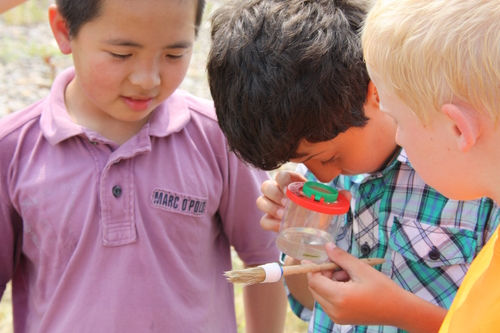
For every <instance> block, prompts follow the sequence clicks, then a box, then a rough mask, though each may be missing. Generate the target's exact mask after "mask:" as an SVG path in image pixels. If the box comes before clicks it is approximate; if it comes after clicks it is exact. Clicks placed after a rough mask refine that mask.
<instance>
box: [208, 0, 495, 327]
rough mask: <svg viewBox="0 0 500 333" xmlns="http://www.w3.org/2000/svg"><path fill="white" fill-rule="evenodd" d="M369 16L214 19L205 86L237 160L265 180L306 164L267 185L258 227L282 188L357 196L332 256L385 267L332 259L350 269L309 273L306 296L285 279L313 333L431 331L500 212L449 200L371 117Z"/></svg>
mask: <svg viewBox="0 0 500 333" xmlns="http://www.w3.org/2000/svg"><path fill="white" fill-rule="evenodd" d="M369 8H370V1H348V0H343V1H342V0H336V1H331V0H311V1H299V0H246V1H241V0H239V1H233V2H230V3H228V4H225V5H223V6H222V7H221V8H220V9H219V10H218V11H217V12H216V13H215V15H214V16H213V18H212V41H213V45H212V48H211V51H210V55H209V62H208V75H209V83H210V89H211V92H212V96H213V99H214V102H215V107H216V112H217V116H218V121H219V125H220V126H221V128H222V130H223V132H224V134H225V135H226V137H227V141H228V145H229V147H230V148H231V149H232V150H233V151H235V153H236V154H237V155H238V156H239V157H240V158H241V159H242V160H244V161H246V162H247V163H249V164H252V165H254V166H256V167H258V168H261V169H265V170H270V169H274V168H277V167H278V166H280V165H281V164H283V163H285V162H288V161H292V162H297V163H301V165H300V167H299V170H298V171H299V173H293V172H281V173H278V174H277V176H276V181H275V182H273V181H267V182H265V183H264V184H263V186H262V192H263V194H264V195H263V196H262V197H261V198H259V200H258V206H259V207H260V209H261V210H262V211H264V212H266V213H267V214H266V215H265V216H264V217H263V218H262V220H261V225H262V226H263V227H264V228H265V229H272V230H277V229H278V225H279V221H280V218H281V216H282V214H283V206H284V203H285V202H286V200H285V195H284V193H283V190H284V189H285V188H286V186H287V184H289V183H290V182H292V181H297V180H304V179H309V180H319V181H321V182H328V183H330V184H331V186H334V187H337V188H339V189H341V190H347V191H349V192H350V193H351V195H352V198H351V211H350V212H349V213H348V214H347V215H346V217H345V223H344V225H343V229H342V230H341V232H340V236H339V237H338V239H337V242H336V244H337V246H338V247H340V248H342V249H344V250H346V251H348V252H349V253H351V254H352V255H353V256H354V257H359V258H366V257H383V258H385V259H386V263H385V264H383V265H380V266H378V267H377V268H376V269H373V268H371V267H369V266H367V265H365V264H363V263H361V262H359V261H358V260H357V259H356V258H354V257H353V256H351V255H348V254H347V253H345V252H344V251H341V250H340V249H338V248H337V249H331V248H328V249H327V252H328V254H329V255H330V258H331V259H332V260H333V261H336V262H338V263H341V264H342V265H341V266H343V267H345V268H346V271H342V272H336V273H334V274H333V275H332V273H331V272H330V273H329V275H328V274H326V275H327V276H326V277H325V276H324V275H323V274H320V273H317V274H310V276H309V287H310V289H308V288H307V282H306V281H304V276H299V277H290V278H287V279H286V283H287V286H288V287H289V290H290V302H291V305H292V309H293V310H294V311H295V312H296V313H298V314H302V315H304V314H305V312H307V311H304V307H303V306H305V307H306V308H311V309H313V313H312V317H311V322H310V326H309V331H310V332H400V331H401V329H403V330H408V331H414V332H418V331H422V332H423V331H426V332H428V331H432V330H434V331H436V330H437V329H438V328H439V326H440V324H441V322H442V321H443V318H444V316H445V314H446V309H447V308H449V306H450V304H451V302H452V300H453V297H454V296H455V294H456V291H457V289H458V287H459V285H460V283H461V282H462V279H463V277H464V275H465V273H466V271H467V269H468V267H469V264H470V263H471V262H472V260H473V259H474V257H475V256H476V254H477V253H478V251H479V250H480V249H481V248H482V247H483V245H484V244H485V243H486V241H487V240H488V238H489V237H490V236H491V234H492V233H493V230H494V229H495V228H496V226H497V224H498V215H499V211H498V207H496V206H494V204H493V202H492V201H491V200H489V199H482V200H477V201H470V202H465V201H453V200H448V199H446V198H445V197H444V196H442V195H441V194H440V193H438V192H436V191H435V190H434V189H433V188H431V187H429V186H428V185H426V184H425V183H424V182H423V181H422V179H421V178H420V177H419V175H418V174H417V173H416V172H415V170H414V169H413V168H412V165H411V164H410V163H409V161H408V159H407V157H406V153H405V152H404V150H402V149H401V147H399V146H398V145H397V143H396V142H395V140H394V136H395V133H396V129H397V125H396V123H395V122H394V120H393V119H392V118H391V117H389V116H387V115H386V114H385V113H384V112H382V111H381V110H380V103H379V96H378V93H377V90H376V88H375V86H374V84H373V82H372V81H371V80H370V78H369V75H368V72H367V69H366V66H365V63H364V61H363V53H362V48H361V41H360V38H359V32H360V28H361V25H362V22H363V20H364V18H365V15H366V13H367V11H368V9H369ZM304 166H305V167H307V168H305V167H304ZM304 176H305V177H304ZM286 261H287V263H288V262H290V263H293V259H290V258H287V259H286ZM332 279H333V281H332ZM309 291H311V292H312V294H311V292H309ZM312 296H314V298H315V300H316V303H314V302H313V301H312ZM297 301H298V302H297ZM298 303H300V304H298ZM301 305H303V306H301Z"/></svg>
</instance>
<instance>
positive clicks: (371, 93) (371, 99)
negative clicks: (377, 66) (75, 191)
mask: <svg viewBox="0 0 500 333" xmlns="http://www.w3.org/2000/svg"><path fill="white" fill-rule="evenodd" d="M365 104H368V105H371V106H375V107H377V108H379V107H380V105H379V104H380V99H379V97H378V91H377V87H375V83H373V81H370V82H369V83H368V90H367V92H366V100H365Z"/></svg>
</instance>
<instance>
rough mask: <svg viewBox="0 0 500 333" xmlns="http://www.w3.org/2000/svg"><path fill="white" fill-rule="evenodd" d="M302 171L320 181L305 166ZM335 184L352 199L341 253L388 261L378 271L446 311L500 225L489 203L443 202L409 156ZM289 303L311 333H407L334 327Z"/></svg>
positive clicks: (316, 312) (499, 212)
mask: <svg viewBox="0 0 500 333" xmlns="http://www.w3.org/2000/svg"><path fill="white" fill-rule="evenodd" d="M297 171H298V172H299V173H302V174H304V175H305V176H306V177H307V179H308V180H311V181H317V180H316V178H315V177H314V175H313V174H312V173H311V172H310V171H309V170H307V168H306V167H305V166H304V165H302V164H300V165H299V166H298V168H297ZM330 185H331V186H333V187H336V188H338V189H347V190H349V191H350V192H351V194H352V199H351V210H350V211H349V212H348V213H347V214H346V216H345V218H344V225H343V227H342V229H341V231H340V233H339V236H338V239H337V243H336V244H337V246H339V247H340V248H342V249H344V250H346V251H348V252H350V253H351V254H353V255H354V256H356V257H359V258H367V257H379V258H385V260H386V263H384V264H383V265H379V266H377V267H376V268H377V269H378V270H379V271H381V272H383V273H384V274H385V275H387V276H388V277H390V278H391V279H392V280H393V281H394V282H396V283H397V284H398V285H399V286H401V287H402V288H404V289H406V290H408V291H410V292H412V293H414V294H415V295H417V296H419V297H421V298H423V299H425V300H427V301H429V302H431V303H433V304H436V305H438V306H441V307H444V308H449V307H450V305H451V302H452V300H453V298H454V296H455V294H456V292H457V290H458V287H459V286H460V284H461V282H462V280H463V278H464V276H465V273H466V272H467V269H468V268H469V265H470V263H471V262H472V260H473V259H474V257H475V256H476V255H477V254H478V253H479V251H480V250H481V248H482V247H483V246H484V245H485V244H486V242H487V240H488V239H489V237H490V236H491V235H492V234H493V232H494V230H495V229H496V227H497V226H498V224H499V216H500V208H499V207H498V206H497V205H496V204H495V203H494V202H493V201H492V200H491V199H488V198H483V199H478V200H473V201H466V202H464V201H456V200H449V199H447V198H445V197H444V196H442V195H441V194H439V193H438V192H436V191H435V190H434V189H432V188H431V187H429V186H428V185H426V184H425V183H424V182H423V180H422V179H421V178H420V177H419V176H418V175H417V174H416V172H415V170H414V169H413V168H412V166H411V165H410V163H409V161H408V158H407V157H406V154H405V152H404V150H401V153H400V154H399V156H398V157H397V159H395V160H394V161H393V162H391V163H390V164H389V165H388V166H387V167H386V168H385V169H383V170H382V171H380V172H377V173H374V174H364V175H357V176H339V177H337V178H336V179H334V180H333V181H332V182H331V183H330ZM288 297H289V301H290V305H291V308H292V310H293V312H294V313H295V314H296V315H298V316H299V317H300V318H302V319H303V320H309V321H310V324H309V330H308V332H309V333H313V332H314V333H329V332H339V333H340V332H341V333H347V332H349V333H351V332H356V333H358V332H359V333H365V332H367V333H368V332H369V333H372V332H384V333H392V332H404V331H403V330H401V329H398V328H396V327H391V326H352V325H336V324H335V323H333V322H332V321H331V320H330V318H329V317H328V316H327V315H326V313H325V312H324V311H323V310H322V309H321V306H320V305H319V304H318V303H315V306H314V309H313V311H312V313H311V311H309V310H308V309H306V308H304V307H303V306H302V305H301V304H299V303H298V302H297V301H296V300H295V299H294V298H293V297H292V296H291V295H290V294H289V295H288ZM311 319H312V320H311Z"/></svg>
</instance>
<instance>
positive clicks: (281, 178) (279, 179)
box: [275, 170, 307, 193]
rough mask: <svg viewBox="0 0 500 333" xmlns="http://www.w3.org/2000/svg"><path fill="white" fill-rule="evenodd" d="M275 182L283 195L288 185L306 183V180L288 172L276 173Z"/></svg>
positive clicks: (297, 174)
mask: <svg viewBox="0 0 500 333" xmlns="http://www.w3.org/2000/svg"><path fill="white" fill-rule="evenodd" d="M275 180H276V184H277V185H278V187H279V188H280V189H281V190H282V191H283V193H285V190H286V188H287V186H288V185H289V184H290V183H293V182H305V181H307V179H306V178H305V177H304V176H302V175H301V174H300V173H297V172H294V171H289V170H284V171H280V172H278V173H277V174H276V177H275Z"/></svg>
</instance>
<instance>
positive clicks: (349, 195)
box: [339, 190, 352, 202]
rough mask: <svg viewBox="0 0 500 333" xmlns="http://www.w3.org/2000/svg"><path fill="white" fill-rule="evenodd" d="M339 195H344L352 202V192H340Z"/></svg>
mask: <svg viewBox="0 0 500 333" xmlns="http://www.w3.org/2000/svg"><path fill="white" fill-rule="evenodd" d="M339 193H340V194H342V195H343V196H344V197H345V198H346V199H347V201H349V202H351V198H352V194H351V192H349V191H348V190H340V191H339Z"/></svg>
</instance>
